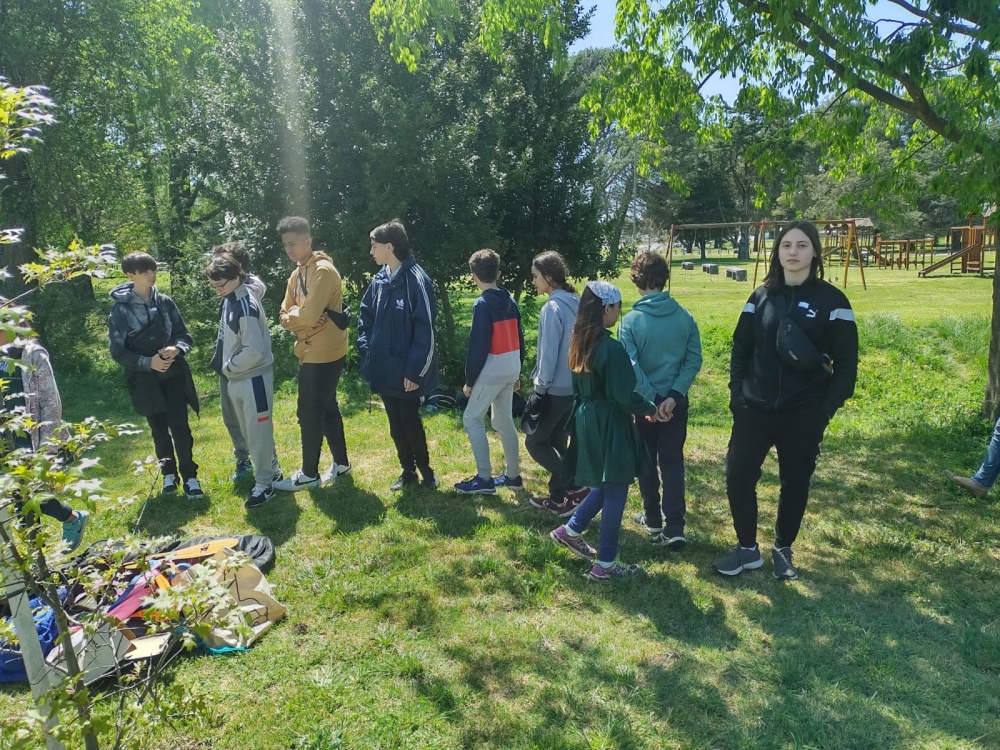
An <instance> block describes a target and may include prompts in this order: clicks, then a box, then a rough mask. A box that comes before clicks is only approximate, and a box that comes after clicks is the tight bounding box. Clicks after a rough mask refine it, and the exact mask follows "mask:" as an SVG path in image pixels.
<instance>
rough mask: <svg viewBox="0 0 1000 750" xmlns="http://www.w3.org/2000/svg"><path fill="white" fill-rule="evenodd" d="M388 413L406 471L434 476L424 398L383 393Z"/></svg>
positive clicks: (383, 400) (394, 441) (390, 432)
mask: <svg viewBox="0 0 1000 750" xmlns="http://www.w3.org/2000/svg"><path fill="white" fill-rule="evenodd" d="M382 403H383V404H385V414H386V416H387V417H388V418H389V434H390V435H392V442H393V443H395V445H396V456H397V458H399V465H400V466H401V467H402V468H403V471H404V472H408V473H410V474H412V473H414V472H415V471H416V470H417V469H420V473H421V474H423V475H424V476H425V477H427V476H430V474H431V473H432V472H431V459H430V456H429V455H428V453H427V435H426V434H425V433H424V423H423V421H422V420H421V419H420V399H419V398H417V397H412V396H411V397H409V398H399V397H397V396H382Z"/></svg>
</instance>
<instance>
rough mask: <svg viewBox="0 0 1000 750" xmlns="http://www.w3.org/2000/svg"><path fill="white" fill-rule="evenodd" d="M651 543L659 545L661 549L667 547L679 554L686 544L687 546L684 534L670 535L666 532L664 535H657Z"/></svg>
mask: <svg viewBox="0 0 1000 750" xmlns="http://www.w3.org/2000/svg"><path fill="white" fill-rule="evenodd" d="M650 541H651V542H652V543H653V544H658V545H660V546H661V547H666V548H667V549H669V550H673V551H674V552H677V551H678V550H679V549H682V548H683V547H684V545H685V544H687V539H685V538H684V535H683V534H669V533H667V532H666V531H664V532H663V533H662V534H657V535H656V536H654V537H653V538H652V539H650Z"/></svg>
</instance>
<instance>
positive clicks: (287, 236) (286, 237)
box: [281, 232, 313, 263]
mask: <svg viewBox="0 0 1000 750" xmlns="http://www.w3.org/2000/svg"><path fill="white" fill-rule="evenodd" d="M281 246H282V247H283V248H285V254H286V255H287V256H288V259H289V260H291V261H292V263H304V262H305V261H306V260H308V259H309V256H310V255H312V249H313V246H312V237H311V236H310V235H308V234H303V233H302V232H285V233H284V234H283V235H281Z"/></svg>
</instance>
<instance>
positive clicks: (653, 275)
mask: <svg viewBox="0 0 1000 750" xmlns="http://www.w3.org/2000/svg"><path fill="white" fill-rule="evenodd" d="M669 278H670V266H668V265H667V259H666V258H664V257H663V256H662V255H660V254H659V253H651V252H649V251H646V250H644V251H643V252H641V253H639V254H638V255H637V256H635V260H633V261H632V283H633V284H635V285H636V287H638V288H639V289H646V290H649V289H659V290H660V291H663V287H665V286H666V285H667V279H669Z"/></svg>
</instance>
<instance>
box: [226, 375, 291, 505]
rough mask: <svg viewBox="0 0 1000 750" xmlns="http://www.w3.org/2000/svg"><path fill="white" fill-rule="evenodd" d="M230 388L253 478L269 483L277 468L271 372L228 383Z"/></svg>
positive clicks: (272, 378) (271, 481) (262, 482)
mask: <svg viewBox="0 0 1000 750" xmlns="http://www.w3.org/2000/svg"><path fill="white" fill-rule="evenodd" d="M229 392H230V394H232V396H233V406H234V407H236V408H237V410H238V412H237V413H238V415H239V421H240V428H241V429H242V431H243V434H244V435H246V436H247V446H248V448H249V451H250V457H251V458H252V459H253V471H254V480H255V481H256V482H257V484H262V485H264V486H265V487H270V486H271V484H272V483H273V482H274V475H275V473H276V472H277V471H279V470H280V469H276V468H275V467H274V466H273V461H274V456H275V451H274V420H273V418H272V416H273V415H272V413H271V410H272V408H273V406H274V375H273V374H272V373H270V372H269V373H267V374H265V375H257V376H256V377H253V378H250V379H249V380H238V381H236V382H233V383H230V384H229Z"/></svg>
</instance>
